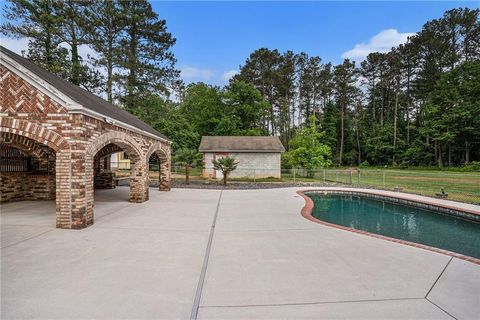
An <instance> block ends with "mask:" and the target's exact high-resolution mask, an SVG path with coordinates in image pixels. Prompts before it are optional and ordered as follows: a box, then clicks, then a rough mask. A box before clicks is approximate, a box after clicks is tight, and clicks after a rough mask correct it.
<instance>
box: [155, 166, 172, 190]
mask: <svg viewBox="0 0 480 320" xmlns="http://www.w3.org/2000/svg"><path fill="white" fill-rule="evenodd" d="M158 189H159V190H160V191H169V190H170V162H169V161H168V160H161V161H160V183H159V188H158Z"/></svg>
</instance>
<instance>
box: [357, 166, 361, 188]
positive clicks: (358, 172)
mask: <svg viewBox="0 0 480 320" xmlns="http://www.w3.org/2000/svg"><path fill="white" fill-rule="evenodd" d="M357 180H358V185H360V169H358V171H357Z"/></svg>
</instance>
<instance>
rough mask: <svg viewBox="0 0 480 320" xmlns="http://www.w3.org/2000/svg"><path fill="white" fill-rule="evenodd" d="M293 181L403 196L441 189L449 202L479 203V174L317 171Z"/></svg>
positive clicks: (415, 171)
mask: <svg viewBox="0 0 480 320" xmlns="http://www.w3.org/2000/svg"><path fill="white" fill-rule="evenodd" d="M282 180H293V174H292V173H288V174H284V175H282ZM295 180H296V181H305V182H316V181H319V182H327V183H339V184H349V185H350V184H352V185H363V186H372V187H378V188H385V189H393V188H395V187H400V188H403V191H405V192H412V193H418V194H422V195H427V196H434V195H435V194H436V193H438V192H440V190H441V189H442V188H444V190H445V192H446V193H448V194H449V196H448V199H451V200H458V201H465V202H473V203H480V172H452V171H433V170H378V169H361V170H360V173H359V172H358V171H356V170H352V171H350V170H332V169H329V170H325V173H324V172H323V170H319V171H317V172H316V173H315V176H314V177H313V178H306V177H305V175H296V177H295Z"/></svg>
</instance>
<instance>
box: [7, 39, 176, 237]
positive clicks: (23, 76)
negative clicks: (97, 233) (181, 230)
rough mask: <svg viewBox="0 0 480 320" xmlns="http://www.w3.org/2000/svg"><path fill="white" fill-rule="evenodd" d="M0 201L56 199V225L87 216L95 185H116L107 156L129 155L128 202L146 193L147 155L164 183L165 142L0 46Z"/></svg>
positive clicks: (86, 220) (82, 222)
mask: <svg viewBox="0 0 480 320" xmlns="http://www.w3.org/2000/svg"><path fill="white" fill-rule="evenodd" d="M0 76H1V85H0V91H1V95H0V109H1V112H0V194H1V202H7V201H20V200H54V199H55V201H56V226H57V227H58V228H65V229H70V228H71V229H81V228H85V227H87V226H89V225H91V224H93V221H94V210H93V204H94V189H95V188H115V183H114V175H113V174H112V172H111V170H110V156H111V155H112V154H113V153H116V152H119V151H124V152H125V153H126V154H127V155H128V158H129V159H130V168H131V169H130V201H131V202H144V201H147V200H148V196H149V175H148V174H149V170H148V169H149V162H150V161H154V160H157V161H159V163H160V174H159V186H160V187H159V189H160V190H169V189H170V145H171V142H170V141H169V140H168V139H167V138H166V137H165V136H163V135H162V134H161V133H159V132H157V131H156V130H154V129H153V128H152V127H150V126H148V125H147V124H145V123H144V122H142V121H140V120H139V119H137V118H136V117H134V116H133V115H131V114H130V113H128V112H126V111H125V110H123V109H121V108H119V107H116V106H114V105H112V104H110V103H109V102H107V101H105V100H103V99H101V98H100V97H97V96H95V95H94V94H91V93H90V92H88V91H86V90H84V89H82V88H80V87H78V86H75V85H73V84H71V83H69V82H67V81H65V80H63V79H61V78H59V77H57V76H55V75H54V74H52V73H50V72H48V71H46V70H45V69H43V68H41V67H39V66H37V65H35V64H34V63H32V62H30V61H29V60H27V59H25V58H23V57H21V56H19V55H17V54H15V53H13V52H12V51H10V50H8V49H6V48H4V47H1V46H0Z"/></svg>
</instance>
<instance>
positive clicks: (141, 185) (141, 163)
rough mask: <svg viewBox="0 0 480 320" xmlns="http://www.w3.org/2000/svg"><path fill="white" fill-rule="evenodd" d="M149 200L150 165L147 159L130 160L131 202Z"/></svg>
mask: <svg viewBox="0 0 480 320" xmlns="http://www.w3.org/2000/svg"><path fill="white" fill-rule="evenodd" d="M147 200H148V167H147V162H146V161H145V159H140V160H137V159H135V160H134V159H131V160H130V202H138V203H139V202H144V201H147Z"/></svg>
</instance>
